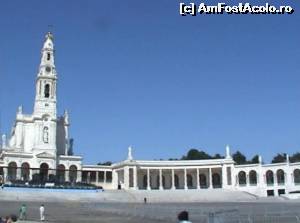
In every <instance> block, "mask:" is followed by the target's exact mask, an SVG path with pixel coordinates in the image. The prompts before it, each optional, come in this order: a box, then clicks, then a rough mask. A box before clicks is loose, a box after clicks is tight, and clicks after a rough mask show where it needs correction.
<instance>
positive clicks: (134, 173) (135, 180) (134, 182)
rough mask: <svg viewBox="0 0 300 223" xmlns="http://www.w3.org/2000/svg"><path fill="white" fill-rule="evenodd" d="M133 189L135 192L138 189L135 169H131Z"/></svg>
mask: <svg viewBox="0 0 300 223" xmlns="http://www.w3.org/2000/svg"><path fill="white" fill-rule="evenodd" d="M133 188H134V189H135V190H136V189H138V173H137V167H134V168H133Z"/></svg>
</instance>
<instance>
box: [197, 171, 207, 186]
mask: <svg viewBox="0 0 300 223" xmlns="http://www.w3.org/2000/svg"><path fill="white" fill-rule="evenodd" d="M199 180H200V187H201V188H207V181H206V176H205V174H200V176H199Z"/></svg>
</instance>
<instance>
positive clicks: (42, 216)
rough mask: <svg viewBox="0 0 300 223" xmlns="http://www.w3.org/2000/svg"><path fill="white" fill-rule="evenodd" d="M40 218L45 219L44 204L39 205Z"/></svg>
mask: <svg viewBox="0 0 300 223" xmlns="http://www.w3.org/2000/svg"><path fill="white" fill-rule="evenodd" d="M40 220H41V221H45V207H44V204H42V205H41V206H40Z"/></svg>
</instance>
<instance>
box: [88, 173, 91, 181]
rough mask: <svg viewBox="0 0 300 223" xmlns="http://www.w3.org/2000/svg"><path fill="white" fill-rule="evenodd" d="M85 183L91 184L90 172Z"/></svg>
mask: <svg viewBox="0 0 300 223" xmlns="http://www.w3.org/2000/svg"><path fill="white" fill-rule="evenodd" d="M87 182H88V183H91V172H90V171H89V172H88V174H87Z"/></svg>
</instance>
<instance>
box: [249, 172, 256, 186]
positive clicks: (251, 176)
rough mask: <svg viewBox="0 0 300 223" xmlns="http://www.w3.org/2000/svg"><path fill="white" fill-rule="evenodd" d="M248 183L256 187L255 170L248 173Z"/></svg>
mask: <svg viewBox="0 0 300 223" xmlns="http://www.w3.org/2000/svg"><path fill="white" fill-rule="evenodd" d="M249 183H250V185H257V172H256V171H255V170H251V171H250V172H249Z"/></svg>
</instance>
